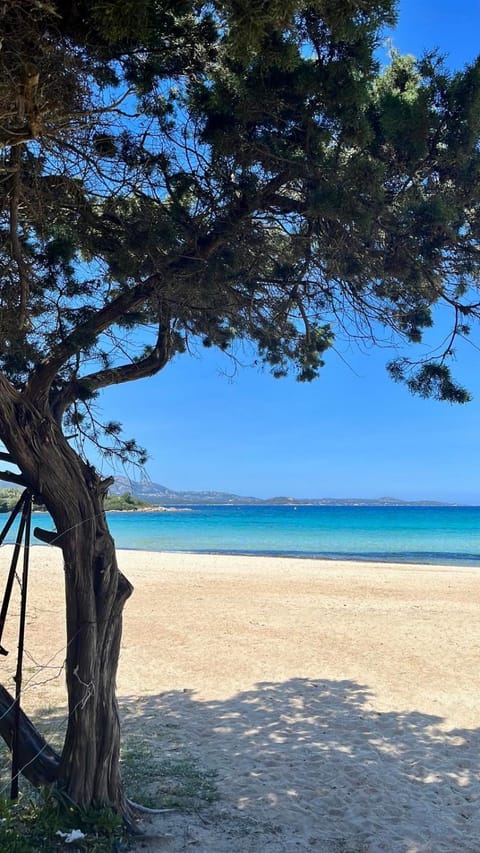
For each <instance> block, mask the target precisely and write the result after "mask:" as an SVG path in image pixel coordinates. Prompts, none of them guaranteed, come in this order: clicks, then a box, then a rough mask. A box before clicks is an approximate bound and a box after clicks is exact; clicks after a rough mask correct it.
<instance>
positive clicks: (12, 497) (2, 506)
mask: <svg viewBox="0 0 480 853" xmlns="http://www.w3.org/2000/svg"><path fill="white" fill-rule="evenodd" d="M19 498H20V491H19V490H18V489H0V512H11V510H12V509H13V507H14V506H15V504H16V503H18V500H19Z"/></svg>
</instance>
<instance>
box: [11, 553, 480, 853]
mask: <svg viewBox="0 0 480 853" xmlns="http://www.w3.org/2000/svg"><path fill="white" fill-rule="evenodd" d="M10 553H11V550H10V548H8V547H5V548H2V550H1V552H0V573H1V574H0V579H1V582H2V583H3V582H4V578H5V575H6V572H7V568H8V564H9V556H10ZM119 563H120V566H121V568H122V570H123V571H124V572H125V573H126V574H127V576H128V577H129V578H130V579H131V581H132V582H133V584H134V586H135V593H134V595H133V597H132V598H131V599H130V601H129V602H128V603H127V606H126V610H125V620H124V637H123V647H122V657H121V664H120V670H119V675H118V695H119V700H120V704H121V709H122V716H123V720H124V735H125V739H126V742H127V743H130V744H134V745H135V744H136V745H137V747H138V748H139V749H140V747H141V748H142V749H143V750H144V752H143V753H142V754H144V755H145V756H146V758H145V761H146V764H145V766H146V767H148V768H151V769H150V770H149V771H148V773H149V778H148V779H147V784H146V790H145V793H146V794H148V797H149V800H150V801H152V800H153V801H155V795H156V792H157V791H160V787H161V782H160V781H159V776H158V773H156V772H155V767H156V765H158V766H160V765H162V762H165V761H166V760H167V761H168V760H170V761H173V760H174V759H178V758H182V759H183V758H185V759H188V761H191V762H193V764H194V765H195V766H196V767H198V768H200V769H201V771H202V772H205V773H206V774H207V775H208V773H209V772H210V771H215V772H216V774H217V775H216V778H215V785H216V788H217V792H218V798H217V799H216V800H214V801H213V802H212V803H210V804H206V805H203V807H202V808H198V809H195V810H193V811H192V812H191V813H189V814H183V813H178V812H176V811H175V812H172V813H169V814H165V815H161V816H158V817H155V818H153V819H152V820H151V821H150V822H147V823H146V825H145V830H146V832H147V833H148V836H147V838H146V839H145V840H142V841H140V840H139V841H138V845H137V849H138V850H144V851H151V853H154V851H163V850H165V851H171V853H180V851H188V850H193V851H197V853H293V851H321V853H347V851H348V853H467V852H468V853H478V851H479V850H480V696H479V680H480V675H479V672H480V570H478V569H477V570H476V569H461V568H449V567H438V566H436V567H431V566H410V565H401V566H400V565H395V566H394V565H386V564H380V563H379V564H375V563H354V562H348V563H347V562H346V563H341V562H334V561H331V562H330V561H328V562H327V561H318V560H294V559H283V558H267V557H261V558H259V557H239V556H234V557H228V556H209V555H196V554H162V553H149V552H135V551H129V552H128V551H122V552H119ZM16 610H17V604H15V606H14V611H15V612H16ZM28 614H29V615H28V626H27V637H26V648H27V651H28V657H27V660H26V673H25V681H26V682H27V683H26V690H25V694H24V708H25V710H26V711H27V712H28V713H30V714H32V715H33V716H35V718H36V720H37V721H39V722H40V723H41V724H42V726H43V729H44V730H45V731H47V732H49V733H52V734H55V733H57V734H58V731H59V730H60V729H61V727H62V723H63V721H64V715H65V694H64V687H63V677H62V664H63V658H64V654H65V636H64V627H63V620H64V612H63V571H62V565H61V555H60V554H59V553H58V552H57V551H56V550H55V549H52V548H46V547H35V548H34V549H33V551H32V565H31V591H30V599H29V606H28ZM14 622H15V619H13V616H12V619H11V621H10V623H9V626H8V630H7V632H6V635H5V637H4V645H6V647H7V648H10V649H11V650H12V654H11V655H9V657H8V658H1V661H0V662H1V681H2V682H3V683H4V684H5V685H6V686H7V687H9V688H10V689H11V686H12V681H11V678H12V675H13V671H14V666H15V660H14V658H15V655H14V653H13V651H14V649H15V644H16V641H15V637H14V626H13V623H14ZM12 626H13V627H12ZM46 665H48V668H45V666H46ZM147 759H148V761H147ZM144 781H145V780H144ZM135 793H136V796H137V798H138V792H135Z"/></svg>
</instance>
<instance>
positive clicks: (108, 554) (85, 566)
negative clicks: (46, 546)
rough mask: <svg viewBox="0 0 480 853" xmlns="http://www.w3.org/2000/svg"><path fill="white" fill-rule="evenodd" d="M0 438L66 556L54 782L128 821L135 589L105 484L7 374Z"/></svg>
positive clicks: (0, 398)
mask: <svg viewBox="0 0 480 853" xmlns="http://www.w3.org/2000/svg"><path fill="white" fill-rule="evenodd" d="M0 438H1V439H2V440H3V442H4V444H5V445H6V447H7V449H8V451H9V453H10V454H11V456H12V458H13V459H14V461H15V463H16V464H17V465H18V467H19V468H20V471H21V474H22V477H23V479H24V481H25V483H26V484H27V485H28V486H29V487H30V488H31V489H32V490H33V491H34V492H35V494H36V495H37V497H38V498H39V499H41V500H42V501H43V502H44V503H45V505H46V507H47V509H48V510H49V512H50V515H51V516H52V518H53V521H54V523H55V527H56V534H55V540H54V544H56V545H58V546H60V547H61V549H62V552H63V557H64V568H65V595H66V620H67V653H66V679H67V690H68V712H69V717H68V726H67V733H66V738H65V744H64V748H63V751H62V756H61V761H60V766H59V771H58V782H59V784H60V785H61V786H62V788H63V789H64V790H65V792H66V793H67V794H68V795H69V797H71V799H72V800H73V801H74V802H75V803H77V804H78V805H79V806H88V805H91V804H105V805H110V806H112V807H114V808H115V809H117V810H118V811H120V812H122V813H123V814H124V815H127V816H128V811H129V810H128V806H127V804H126V800H125V797H124V793H123V788H122V784H121V778H120V770H119V751H120V726H119V717H118V706H117V701H116V697H115V679H116V672H117V664H118V657H119V651H120V639H121V631H122V610H123V606H124V604H125V601H126V600H127V598H128V597H129V595H130V594H131V592H132V586H131V585H130V583H129V582H128V580H127V579H126V578H125V577H124V576H123V575H122V574H121V572H120V571H119V569H118V566H117V561H116V556H115V546H114V542H113V539H112V537H111V535H110V533H109V531H108V526H107V522H106V518H105V513H104V510H103V498H104V492H105V483H104V482H103V481H102V480H101V479H100V477H99V476H98V475H97V474H96V472H95V471H94V469H93V468H91V467H90V466H88V465H86V464H85V463H84V462H83V460H82V459H81V458H80V457H79V456H78V455H77V454H76V453H75V452H74V451H73V450H72V448H71V447H70V446H69V444H68V442H67V441H66V439H65V437H64V436H63V434H62V432H61V430H60V428H59V427H58V425H57V424H56V423H55V421H54V419H53V418H52V416H51V414H50V412H49V409H48V407H47V406H45V407H43V406H42V407H41V406H40V405H39V404H38V403H36V402H34V401H32V399H31V398H27V397H26V396H24V395H22V394H19V393H18V392H16V391H15V390H14V389H13V388H12V386H11V385H9V383H7V382H6V381H5V380H4V379H3V378H2V377H1V376H0Z"/></svg>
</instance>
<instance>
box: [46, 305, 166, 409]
mask: <svg viewBox="0 0 480 853" xmlns="http://www.w3.org/2000/svg"><path fill="white" fill-rule="evenodd" d="M171 355H172V347H171V335H170V327H169V324H168V321H167V323H164V322H162V323H160V324H159V327H158V336H157V342H156V344H155V347H154V348H153V349H152V351H151V353H149V355H148V356H146V357H145V358H143V359H140V360H139V361H132V362H128V363H127V364H122V365H119V366H118V367H111V368H107V369H105V370H98V371H97V372H96V373H89V374H88V375H86V376H80V377H78V378H77V379H75V380H73V381H72V382H69V383H68V384H67V385H66V386H65V387H64V388H63V389H62V390H61V391H60V392H59V393H58V395H57V396H56V397H55V398H54V400H53V402H52V412H53V415H54V417H55V419H56V421H57V423H59V422H60V421H61V419H62V416H63V414H64V412H65V410H66V409H67V408H68V407H69V406H70V405H71V403H73V401H74V400H76V399H78V397H79V396H80V393H82V394H84V393H85V391H87V392H94V391H98V390H99V389H100V388H106V387H107V386H109V385H121V384H123V383H124V382H132V381H134V380H136V379H145V378H146V377H147V376H154V374H155V373H158V372H159V371H160V370H161V369H162V368H163V367H165V365H166V364H167V362H168V360H169V358H170V356H171Z"/></svg>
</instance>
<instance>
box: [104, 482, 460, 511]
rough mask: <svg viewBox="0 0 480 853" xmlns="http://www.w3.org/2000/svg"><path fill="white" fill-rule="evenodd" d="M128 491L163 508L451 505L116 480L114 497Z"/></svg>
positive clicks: (435, 502)
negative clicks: (185, 488)
mask: <svg viewBox="0 0 480 853" xmlns="http://www.w3.org/2000/svg"><path fill="white" fill-rule="evenodd" d="M126 492H128V493H130V494H132V495H134V497H136V498H140V499H141V500H143V501H146V502H147V503H151V504H158V505H161V506H181V505H182V504H204V505H205V504H211V505H213V504H230V505H232V504H233V505H235V504H236V505H238V506H241V505H242V506H245V505H249V504H255V505H260V504H265V505H277V506H289V505H292V504H295V505H298V506H302V505H303V506H452V504H446V503H442V502H441V501H403V500H400V498H392V497H381V498H293V497H285V496H279V497H272V498H267V499H262V498H255V497H252V496H248V497H245V496H242V495H235V494H231V493H230V492H215V491H204V492H193V491H192V492H177V491H175V490H174V489H169V488H168V487H167V486H162V485H160V483H152V482H151V481H150V480H143V481H142V482H140V483H137V482H135V481H133V480H129V479H128V477H115V483H114V484H113V486H111V488H110V489H109V494H111V495H124V494H125V493H126Z"/></svg>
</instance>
